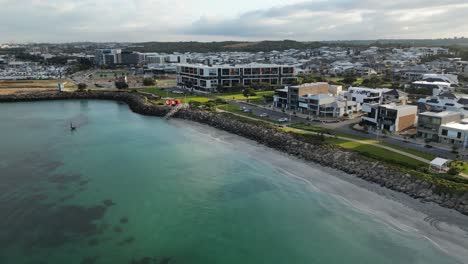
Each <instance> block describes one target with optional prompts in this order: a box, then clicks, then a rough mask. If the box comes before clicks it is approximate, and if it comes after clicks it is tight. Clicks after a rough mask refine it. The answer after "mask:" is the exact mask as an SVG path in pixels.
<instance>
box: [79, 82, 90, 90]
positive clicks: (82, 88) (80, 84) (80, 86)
mask: <svg viewBox="0 0 468 264" xmlns="http://www.w3.org/2000/svg"><path fill="white" fill-rule="evenodd" d="M87 87H88V85H86V83H79V84H78V90H80V91H83V90H84V89H86V88H87Z"/></svg>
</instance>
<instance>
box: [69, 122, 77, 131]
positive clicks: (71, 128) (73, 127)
mask: <svg viewBox="0 0 468 264" xmlns="http://www.w3.org/2000/svg"><path fill="white" fill-rule="evenodd" d="M70 130H71V131H74V130H76V127H75V126H73V123H70Z"/></svg>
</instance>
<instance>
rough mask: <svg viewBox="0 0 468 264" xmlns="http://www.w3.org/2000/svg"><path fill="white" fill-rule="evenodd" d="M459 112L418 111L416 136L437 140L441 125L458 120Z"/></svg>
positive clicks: (459, 117) (459, 118)
mask: <svg viewBox="0 0 468 264" xmlns="http://www.w3.org/2000/svg"><path fill="white" fill-rule="evenodd" d="M460 120H461V115H460V113H457V112H450V111H444V112H439V113H435V112H425V113H420V114H419V118H418V136H419V137H422V138H424V139H427V140H430V141H434V142H439V130H440V127H441V126H442V125H445V124H448V123H452V122H459V121H460Z"/></svg>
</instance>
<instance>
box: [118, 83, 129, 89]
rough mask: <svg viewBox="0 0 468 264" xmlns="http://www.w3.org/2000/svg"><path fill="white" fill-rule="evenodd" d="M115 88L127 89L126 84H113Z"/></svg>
mask: <svg viewBox="0 0 468 264" xmlns="http://www.w3.org/2000/svg"><path fill="white" fill-rule="evenodd" d="M115 88H117V89H119V90H120V89H127V88H128V84H127V83H126V82H115Z"/></svg>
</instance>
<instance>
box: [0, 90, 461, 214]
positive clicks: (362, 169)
mask: <svg viewBox="0 0 468 264" xmlns="http://www.w3.org/2000/svg"><path fill="white" fill-rule="evenodd" d="M77 99H78V100H79V99H93V100H115V101H120V102H125V103H127V104H128V105H129V107H130V109H131V110H132V111H134V112H136V113H139V114H143V115H153V116H164V115H165V114H166V113H167V112H169V110H170V108H169V107H167V106H159V105H154V104H151V103H149V102H148V100H147V98H146V97H145V96H142V95H139V94H138V93H128V92H75V93H31V94H18V95H6V96H0V102H25V101H43V100H77ZM174 117H176V118H181V119H186V120H192V121H195V122H199V123H203V124H206V125H209V126H212V127H215V128H218V129H221V130H224V131H227V132H230V133H233V134H237V135H239V136H242V137H245V138H248V139H251V140H254V141H257V142H258V143H260V144H263V145H265V146H268V147H270V148H273V149H276V150H279V151H282V152H284V153H287V154H290V155H294V156H296V157H298V158H301V159H304V160H307V161H312V162H315V163H318V164H321V165H323V166H327V167H331V168H335V169H338V170H341V171H343V172H346V173H348V174H352V175H355V176H357V177H359V178H362V179H365V180H367V181H369V182H373V183H376V184H379V185H381V186H383V187H386V188H388V189H392V190H395V191H398V192H402V193H405V194H407V195H409V196H411V197H414V198H416V199H420V200H422V201H424V202H433V203H436V204H439V205H441V206H443V207H447V208H451V209H455V210H457V211H459V212H461V213H463V214H466V215H468V192H466V191H456V190H454V189H453V188H451V187H447V186H449V185H450V184H448V182H447V180H444V179H430V178H427V176H424V175H421V174H419V173H418V172H412V173H406V172H404V171H402V170H401V169H399V168H397V167H394V166H391V165H388V164H384V163H381V162H378V161H374V160H370V159H367V158H365V157H363V156H360V155H359V154H357V153H354V152H350V151H346V150H344V149H340V148H338V147H335V146H332V145H329V144H323V143H322V142H321V141H320V140H319V139H313V138H312V139H311V138H307V137H303V136H300V135H297V134H292V133H287V132H283V131H280V130H278V128H277V127H274V126H272V125H267V124H263V123H260V122H255V121H249V120H240V119H239V118H238V117H236V116H233V115H230V114H226V113H214V112H208V111H203V110H198V109H187V110H181V111H179V112H178V113H176V115H175V116H174Z"/></svg>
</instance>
